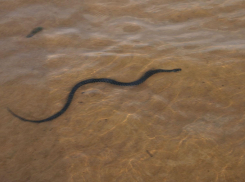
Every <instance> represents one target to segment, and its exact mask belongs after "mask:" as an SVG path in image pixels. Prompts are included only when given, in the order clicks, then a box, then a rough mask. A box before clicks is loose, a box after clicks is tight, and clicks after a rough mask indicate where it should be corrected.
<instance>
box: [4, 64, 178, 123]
mask: <svg viewBox="0 0 245 182" xmlns="http://www.w3.org/2000/svg"><path fill="white" fill-rule="evenodd" d="M178 71H181V69H180V68H178V69H172V70H164V69H155V70H149V71H147V72H146V73H145V74H144V75H143V76H142V77H141V78H139V79H138V80H136V81H133V82H119V81H116V80H113V79H109V78H92V79H87V80H84V81H81V82H79V83H77V84H76V85H75V86H74V87H73V88H72V89H71V91H70V93H69V95H68V97H67V101H66V103H65V105H64V106H63V108H62V109H61V110H60V111H58V112H57V113H55V114H54V115H52V116H50V117H48V118H45V119H41V120H30V119H25V118H23V117H21V116H19V115H17V114H15V113H14V112H13V111H12V110H10V109H9V108H7V109H8V111H9V112H10V113H11V114H12V115H13V116H15V117H17V118H19V119H20V120H22V121H28V122H33V123H42V122H45V121H51V120H53V119H55V118H57V117H59V116H60V115H62V114H63V113H64V112H65V111H66V110H67V109H68V107H69V105H70V104H71V102H72V99H73V96H74V94H75V92H76V91H77V89H78V88H79V87H81V86H83V85H86V84H89V83H96V82H105V83H110V84H113V85H119V86H135V85H139V84H141V83H143V82H144V81H146V79H148V78H149V77H151V76H152V75H154V74H156V73H160V72H178Z"/></svg>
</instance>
